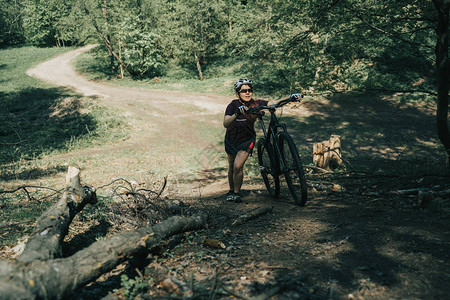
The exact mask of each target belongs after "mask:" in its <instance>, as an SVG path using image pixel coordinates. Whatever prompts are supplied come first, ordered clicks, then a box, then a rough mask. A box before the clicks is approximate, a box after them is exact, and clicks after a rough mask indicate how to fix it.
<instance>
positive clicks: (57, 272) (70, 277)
mask: <svg viewBox="0 0 450 300" xmlns="http://www.w3.org/2000/svg"><path fill="white" fill-rule="evenodd" d="M203 224H204V219H203V218H202V217H190V218H187V217H172V218H169V219H167V220H165V221H163V222H161V223H158V224H156V225H154V226H147V227H144V228H140V229H138V230H136V231H133V232H123V233H121V234H117V235H114V236H112V237H111V238H109V239H106V240H102V241H98V242H95V243H94V244H92V245H91V246H90V247H88V248H86V249H84V250H81V251H79V252H77V253H76V254H74V255H72V256H70V257H68V258H64V259H52V260H48V261H39V260H36V261H33V262H29V263H22V262H19V261H0V299H18V298H20V299H64V298H66V297H69V296H70V295H71V294H72V293H73V292H74V291H75V290H76V289H77V288H80V287H81V286H84V285H85V284H87V283H89V282H92V281H93V280H95V279H96V278H98V277H99V276H100V275H102V274H103V273H106V272H109V271H111V270H112V269H114V268H115V267H116V266H117V265H119V264H120V263H122V262H124V261H126V260H127V259H129V258H130V257H131V256H133V255H135V254H138V253H142V251H147V250H148V249H150V248H152V247H153V246H155V245H156V244H158V243H160V242H161V241H163V240H164V239H167V238H168V237H170V236H172V235H175V234H177V233H181V232H186V231H190V230H196V229H200V228H201V227H203Z"/></svg>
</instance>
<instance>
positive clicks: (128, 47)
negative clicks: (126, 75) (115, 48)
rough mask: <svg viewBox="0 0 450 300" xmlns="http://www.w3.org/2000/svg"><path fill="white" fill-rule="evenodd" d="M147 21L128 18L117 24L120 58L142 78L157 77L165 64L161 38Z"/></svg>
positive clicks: (133, 17)
mask: <svg viewBox="0 0 450 300" xmlns="http://www.w3.org/2000/svg"><path fill="white" fill-rule="evenodd" d="M151 25H152V24H151V23H150V22H149V21H148V20H142V19H141V17H140V16H129V17H127V18H125V19H124V20H123V21H122V22H121V23H119V24H118V29H117V38H118V44H119V48H120V53H121V55H122V58H123V59H124V60H125V61H126V62H127V63H128V65H129V66H130V67H131V68H133V69H134V70H137V71H138V72H139V74H141V76H143V77H148V76H151V77H153V76H158V75H160V74H161V68H162V67H163V65H164V64H165V63H166V60H165V58H164V56H163V49H162V48H161V46H160V44H161V42H160V40H161V37H160V35H159V34H158V33H156V32H155V31H154V30H153V28H152V26H151Z"/></svg>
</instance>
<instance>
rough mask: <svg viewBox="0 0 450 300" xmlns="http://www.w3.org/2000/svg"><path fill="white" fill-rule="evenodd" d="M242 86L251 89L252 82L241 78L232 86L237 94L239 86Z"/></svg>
mask: <svg viewBox="0 0 450 300" xmlns="http://www.w3.org/2000/svg"><path fill="white" fill-rule="evenodd" d="M243 85H249V86H251V87H252V88H253V82H252V81H251V80H250V79H247V78H241V79H239V80H238V81H236V83H235V84H234V91H235V92H236V93H237V92H239V90H240V88H241V86H243Z"/></svg>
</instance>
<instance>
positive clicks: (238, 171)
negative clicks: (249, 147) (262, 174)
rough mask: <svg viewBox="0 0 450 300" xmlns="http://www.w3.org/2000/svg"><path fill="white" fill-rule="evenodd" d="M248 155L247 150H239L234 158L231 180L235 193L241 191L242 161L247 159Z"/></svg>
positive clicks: (242, 179) (242, 177)
mask: <svg viewBox="0 0 450 300" xmlns="http://www.w3.org/2000/svg"><path fill="white" fill-rule="evenodd" d="M248 156H249V153H248V152H246V151H242V150H241V151H239V152H238V154H237V155H236V157H235V158H234V164H233V180H232V181H233V190H234V192H235V193H239V192H240V191H241V187H242V182H243V181H244V163H245V162H246V161H247V158H248ZM230 188H231V185H230Z"/></svg>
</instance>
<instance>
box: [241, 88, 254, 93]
mask: <svg viewBox="0 0 450 300" xmlns="http://www.w3.org/2000/svg"><path fill="white" fill-rule="evenodd" d="M239 93H244V94H246V93H253V89H245V90H240V91H239Z"/></svg>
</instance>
